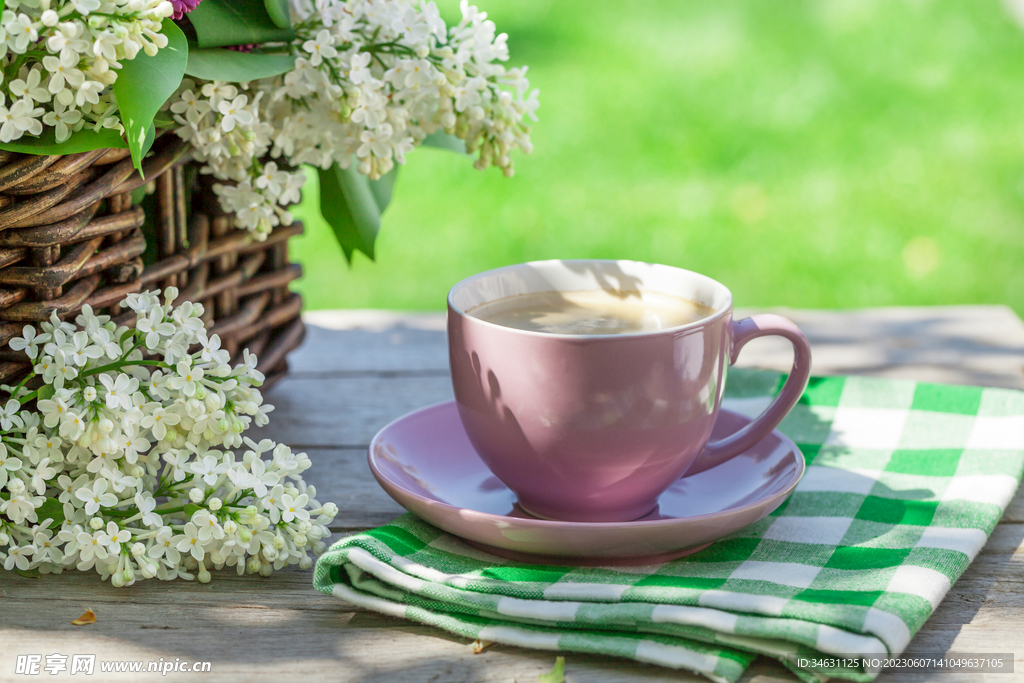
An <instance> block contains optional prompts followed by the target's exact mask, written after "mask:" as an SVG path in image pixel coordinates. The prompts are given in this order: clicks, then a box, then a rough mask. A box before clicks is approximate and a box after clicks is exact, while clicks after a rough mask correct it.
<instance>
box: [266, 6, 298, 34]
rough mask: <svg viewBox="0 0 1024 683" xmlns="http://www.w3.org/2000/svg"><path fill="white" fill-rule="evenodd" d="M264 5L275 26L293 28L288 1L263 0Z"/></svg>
mask: <svg viewBox="0 0 1024 683" xmlns="http://www.w3.org/2000/svg"><path fill="white" fill-rule="evenodd" d="M263 4H264V6H265V7H266V8H267V14H269V15H270V20H271V21H272V22H274V26H277V27H278V28H291V27H292V18H291V16H290V14H291V13H290V12H289V9H288V0H263Z"/></svg>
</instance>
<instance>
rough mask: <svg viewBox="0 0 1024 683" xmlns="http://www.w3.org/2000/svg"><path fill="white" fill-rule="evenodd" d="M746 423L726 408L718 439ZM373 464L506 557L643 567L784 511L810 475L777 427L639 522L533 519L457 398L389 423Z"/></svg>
mask: <svg viewBox="0 0 1024 683" xmlns="http://www.w3.org/2000/svg"><path fill="white" fill-rule="evenodd" d="M749 422H750V419H749V418H747V417H744V416H742V415H740V414H738V413H734V412H732V411H729V410H725V409H723V410H722V411H721V413H720V415H719V417H718V421H717V423H716V424H715V429H714V432H713V434H712V438H718V437H720V436H724V435H727V434H730V433H732V432H734V431H736V430H738V429H740V428H741V427H742V426H743V425H745V424H747V423H749ZM369 463H370V470H371V471H372V472H373V476H375V477H376V478H377V481H378V482H379V483H380V485H381V486H382V487H384V490H385V491H387V492H388V494H389V495H390V496H391V497H392V498H394V499H395V500H396V501H398V502H399V504H401V505H402V506H403V507H404V508H406V509H407V510H409V511H410V512H412V513H414V514H415V515H417V516H419V517H420V518H422V519H423V520H425V521H427V522H429V523H430V524H433V525H434V526H437V527H440V528H441V529H444V530H445V531H447V532H449V533H452V534H455V535H456V536H459V537H461V538H462V539H463V540H465V541H466V542H468V543H470V544H471V545H473V546H476V547H478V548H480V549H482V550H485V551H486V552H488V553H491V554H493V555H497V556H499V557H505V558H509V559H513V560H518V561H521V562H539V563H543V564H568V565H646V564H655V563H659V562H665V561H667V560H671V559H675V558H678V557H683V556H684V555H689V554H690V553H694V552H697V551H698V550H701V549H703V548H705V547H706V546H707V545H708V544H710V543H711V542H712V541H715V540H717V539H719V538H723V537H725V536H728V535H729V534H731V533H733V532H734V531H738V530H739V529H742V528H743V527H745V526H747V525H749V524H752V523H754V522H756V521H757V520H759V519H761V518H763V517H765V516H766V515H768V513H770V512H771V511H772V510H774V509H775V508H777V507H779V505H781V504H782V502H783V501H784V500H786V498H787V497H788V496H789V494H790V493H792V492H793V489H794V488H796V485H797V482H799V481H800V477H801V476H803V472H804V458H803V455H802V454H801V453H800V449H798V448H797V447H796V445H795V444H794V443H793V442H792V441H790V440H789V439H788V438H786V437H785V436H783V435H782V434H781V433H779V432H778V431H773V432H772V433H771V434H770V435H769V436H767V437H766V438H764V439H762V440H761V441H760V442H759V443H757V445H755V446H754V447H753V448H751V449H750V450H748V451H746V452H744V453H741V454H740V455H738V456H736V457H735V458H733V459H732V460H729V461H728V462H725V463H723V464H721V465H719V466H717V467H712V468H711V469H708V470H705V471H704V472H701V473H699V474H695V475H693V476H690V477H683V478H682V479H680V480H679V481H677V482H676V483H675V484H673V485H672V486H671V487H670V488H669V489H668V490H667V491H665V493H663V494H661V497H660V498H659V499H658V508H657V509H655V511H654V512H652V513H651V514H649V515H648V516H646V517H644V518H642V519H639V520H635V521H632V522H559V521H552V520H544V519H536V518H534V517H530V516H528V515H526V514H524V513H522V512H521V511H520V510H519V509H518V506H516V504H515V503H516V497H515V494H514V493H512V491H510V490H509V489H508V488H507V487H506V486H505V485H504V484H502V483H501V482H500V481H498V478H497V477H495V476H494V475H493V474H491V471H490V470H489V469H487V467H486V466H485V465H484V464H483V462H482V461H481V460H480V456H478V455H477V453H476V451H475V450H474V449H473V447H472V446H471V445H470V443H469V439H468V438H467V437H466V433H465V431H464V430H463V428H462V422H461V421H460V420H459V414H458V411H457V409H456V407H455V402H454V401H449V402H447V403H439V404H437V405H433V406H430V407H427V408H423V409H421V410H417V411H415V412H413V413H409V414H408V415H404V416H403V417H400V418H398V419H397V420H395V421H394V422H392V423H391V424H389V425H387V426H386V427H384V428H383V429H382V430H380V432H378V434H377V436H375V437H374V438H373V442H372V443H371V444H370V452H369Z"/></svg>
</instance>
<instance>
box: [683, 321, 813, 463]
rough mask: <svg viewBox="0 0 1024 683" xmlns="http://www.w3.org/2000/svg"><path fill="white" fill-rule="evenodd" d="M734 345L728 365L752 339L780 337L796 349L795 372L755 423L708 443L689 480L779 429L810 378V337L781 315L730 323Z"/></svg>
mask: <svg viewBox="0 0 1024 683" xmlns="http://www.w3.org/2000/svg"><path fill="white" fill-rule="evenodd" d="M730 332H731V334H730V336H731V338H732V344H731V347H730V351H729V365H733V364H734V363H735V362H736V358H737V357H738V356H739V355H740V349H742V348H743V346H744V345H745V344H746V343H747V342H748V341H750V340H751V339H757V338H758V337H768V336H772V335H778V336H780V337H785V338H786V339H788V340H789V342H790V343H791V344H792V345H793V369H792V370H791V371H790V373H789V377H788V378H787V379H786V383H785V384H784V385H783V386H782V391H780V392H779V394H778V396H776V397H775V400H774V401H772V402H771V405H769V406H768V407H767V408H766V409H765V411H764V412H763V413H761V414H760V415H758V416H757V419H755V420H754V421H753V422H751V423H750V424H748V425H747V426H746V427H744V428H743V429H740V430H739V431H738V432H736V433H734V434H730V435H729V436H727V437H725V438H723V439H719V440H718V441H712V442H708V444H707V445H705V446H704V450H703V452H701V455H700V457H699V458H698V459H697V461H696V462H694V464H693V466H692V467H690V469H689V470H687V472H686V476H689V475H691V474H697V473H698V472H703V471H704V470H706V469H709V468H711V467H715V466H716V465H720V464H722V463H723V462H725V461H726V460H728V459H729V458H732V457H735V456H737V455H739V454H740V453H742V452H743V451H745V450H747V449H748V448H750V447H751V446H753V445H754V444H755V443H757V442H758V441H760V440H761V439H763V438H764V437H765V436H766V435H767V434H768V433H769V432H771V431H772V430H773V429H775V428H776V427H777V426H779V423H780V422H782V419H783V418H784V417H786V414H787V413H788V412H789V411H790V410H792V408H793V406H795V405H796V403H797V401H799V400H800V396H801V395H803V393H804V389H806V388H807V380H808V379H809V378H810V376H811V345H810V344H809V343H808V341H807V337H805V336H804V333H803V332H801V331H800V328H799V327H797V326H796V325H795V324H793V322H791V321H790V320H788V319H786V318H783V317H782V316H781V315H774V314H771V313H761V314H758V315H752V316H750V317H749V318H744V319H743V320H738V321H737V320H733V321H732V322H731V323H730Z"/></svg>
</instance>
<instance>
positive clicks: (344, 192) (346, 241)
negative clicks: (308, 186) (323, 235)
mask: <svg viewBox="0 0 1024 683" xmlns="http://www.w3.org/2000/svg"><path fill="white" fill-rule="evenodd" d="M397 176H398V166H395V167H394V168H393V169H391V171H390V172H388V174H387V175H385V176H383V177H381V179H380V180H370V179H368V178H367V177H366V176H364V175H363V174H361V173H359V172H358V171H356V169H355V167H349V168H340V167H339V166H337V165H335V166H334V167H332V168H330V169H328V170H326V171H325V170H323V169H321V170H320V214H321V215H322V216H323V217H324V220H325V221H327V223H328V224H329V225H330V226H331V228H332V229H333V230H334V236H335V237H337V239H338V244H339V245H340V246H341V250H342V251H343V252H345V258H346V259H348V261H349V262H350V263H351V261H352V254H353V253H354V252H356V251H361V252H363V253H364V254H366V255H367V256H369V257H370V258H371V259H372V258H373V243H374V241H375V240H376V239H377V233H378V232H379V231H380V216H381V214H382V213H384V209H385V208H387V205H388V204H389V203H390V202H391V193H392V189H393V188H394V185H395V178H396V177H397Z"/></svg>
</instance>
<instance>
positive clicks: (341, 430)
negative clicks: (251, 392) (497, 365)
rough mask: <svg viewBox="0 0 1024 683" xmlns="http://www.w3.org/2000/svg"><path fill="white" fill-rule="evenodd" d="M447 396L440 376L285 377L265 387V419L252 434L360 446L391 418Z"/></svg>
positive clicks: (447, 385)
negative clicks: (266, 422) (267, 421)
mask: <svg viewBox="0 0 1024 683" xmlns="http://www.w3.org/2000/svg"><path fill="white" fill-rule="evenodd" d="M452 398H453V396H452V385H451V380H450V379H449V378H448V375H447V373H446V374H445V375H444V376H411V377H409V376H390V377H376V376H356V377H327V378H312V377H301V376H299V377H290V376H286V377H285V378H284V379H282V380H281V381H280V382H278V383H277V384H276V385H275V386H274V387H273V388H272V389H271V390H270V391H268V392H267V395H266V400H267V402H268V403H271V404H273V405H274V408H275V409H274V412H272V413H271V414H270V424H269V425H267V426H266V427H264V428H262V429H258V430H254V431H255V432H256V434H257V435H258V436H256V437H254V438H270V439H274V440H276V441H281V442H284V443H287V444H290V445H292V446H297V447H304V448H314V447H318V446H319V447H330V446H334V447H338V446H365V445H367V444H369V443H370V439H372V438H373V435H374V434H376V433H377V431H378V430H379V429H380V428H381V427H383V426H384V425H386V424H387V423H388V422H390V421H391V420H393V419H395V418H397V417H400V416H402V415H404V414H405V413H408V412H409V411H412V410H416V409H417V408H422V407H424V406H427V405H430V404H431V403H439V402H441V401H448V400H451V399H452Z"/></svg>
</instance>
